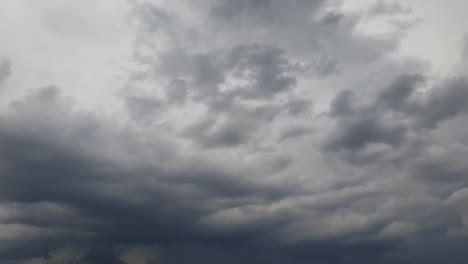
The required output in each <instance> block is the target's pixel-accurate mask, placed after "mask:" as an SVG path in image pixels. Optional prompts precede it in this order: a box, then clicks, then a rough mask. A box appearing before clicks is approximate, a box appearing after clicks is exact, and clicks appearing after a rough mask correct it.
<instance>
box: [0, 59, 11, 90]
mask: <svg viewBox="0 0 468 264" xmlns="http://www.w3.org/2000/svg"><path fill="white" fill-rule="evenodd" d="M10 75H11V62H10V61H9V60H8V59H5V58H0V85H1V84H3V83H4V82H5V81H6V80H7V79H8V77H9V76H10Z"/></svg>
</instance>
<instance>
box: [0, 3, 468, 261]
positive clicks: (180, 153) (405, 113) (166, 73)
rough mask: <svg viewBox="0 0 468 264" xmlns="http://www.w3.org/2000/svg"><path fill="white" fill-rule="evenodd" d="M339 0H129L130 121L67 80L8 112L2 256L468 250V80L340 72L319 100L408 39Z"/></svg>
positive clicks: (1, 173) (422, 257)
mask: <svg viewBox="0 0 468 264" xmlns="http://www.w3.org/2000/svg"><path fill="white" fill-rule="evenodd" d="M332 2H333V3H334V4H335V5H337V6H339V4H340V1H325V0H323V1H322V0H320V1H307V0H297V1H280V0H239V1H224V0H223V1H209V0H205V1H200V2H197V3H196V4H195V3H192V2H190V3H189V1H181V2H177V3H175V4H167V5H159V6H158V5H157V4H150V3H146V2H144V3H139V2H138V1H130V2H129V3H130V4H131V5H132V7H134V9H133V10H132V16H131V18H132V19H135V20H136V21H137V23H136V24H137V25H136V30H137V33H136V35H137V36H136V39H135V45H136V46H135V50H134V54H133V55H134V56H135V57H134V59H135V63H136V64H137V65H136V68H137V69H136V70H135V72H132V74H131V76H130V77H129V81H128V82H127V83H126V85H125V87H124V88H123V90H122V91H123V93H122V94H123V95H124V96H123V98H121V99H122V102H123V106H124V109H125V110H126V111H127V112H128V113H126V114H128V116H130V117H131V118H130V120H128V122H127V120H124V122H119V120H112V121H111V120H107V118H106V116H105V115H100V114H99V113H98V112H96V113H94V112H86V111H80V110H78V109H76V108H75V107H74V103H73V101H74V100H73V99H72V98H70V97H67V96H66V92H65V91H62V90H61V89H60V88H58V87H56V86H53V85H51V86H46V87H39V88H34V89H32V91H31V92H30V93H28V94H26V95H25V96H24V97H23V98H20V99H18V98H17V99H15V100H14V101H12V102H11V103H10V104H9V107H8V109H7V110H6V111H3V112H2V113H1V114H0V262H2V263H7V264H13V263H14V264H57V263H64V264H103V263H104V264H106V263H110V264H124V263H125V264H156V263H165V264H166V263H167V264H171V263H174V264H179V263H213V264H214V263H247V264H249V263H265V264H266V263H278V264H279V263H291V264H296V263H297V264H303V263H317V264H318V263H321V264H322V263H323V264H343V263H346V264H354V263H376V264H391V263H392V264H393V263H404V264H406V263H408V264H410V263H434V264H436V263H443V261H446V259H447V256H450V261H452V263H455V264H462V263H465V262H466V258H467V253H466V250H463V249H464V248H466V246H467V245H468V241H467V238H466V234H468V223H467V220H466V219H468V214H467V213H466V205H465V204H466V201H468V192H467V187H466V186H467V184H468V183H467V180H466V179H465V178H466V177H464V176H465V174H466V173H465V172H466V170H467V169H468V168H467V166H466V165H465V163H466V157H468V138H467V136H466V133H464V132H465V131H466V128H465V123H466V122H467V119H468V117H467V116H468V115H467V111H466V110H467V105H466V104H467V98H468V92H467V87H468V86H467V82H466V80H465V79H463V78H449V79H448V80H447V81H445V82H440V83H439V84H437V85H435V86H433V87H432V86H431V87H428V85H427V83H426V82H429V81H428V80H432V79H431V76H428V75H427V76H426V75H422V74H417V73H416V74H409V73H405V74H400V75H398V74H396V75H398V76H396V78H392V79H394V80H393V81H389V82H385V84H384V85H382V86H376V87H367V86H366V85H369V86H370V85H373V84H374V83H373V82H372V81H370V82H369V83H370V84H367V83H365V84H363V85H364V86H366V87H364V89H363V90H366V89H368V90H370V91H371V92H369V91H368V90H367V92H368V93H364V92H363V91H362V90H359V89H355V87H353V84H351V83H349V85H348V83H347V82H343V83H344V85H346V87H344V88H347V89H345V90H343V91H341V92H339V93H337V94H336V95H335V96H334V98H333V99H332V100H331V102H330V105H329V111H328V112H327V114H326V115H323V114H322V113H323V112H317V113H316V109H319V110H320V107H322V105H321V103H322V101H321V98H319V97H320V95H321V93H320V91H319V90H318V89H324V90H327V92H331V93H335V91H336V88H337V87H335V86H334V84H333V80H331V77H336V78H341V77H343V76H341V75H340V74H342V73H345V72H346V71H347V70H350V67H351V68H356V69H357V70H356V71H352V72H351V74H355V73H359V72H360V71H359V70H360V69H359V68H360V67H373V66H374V65H375V63H376V60H378V59H382V60H385V59H386V58H385V55H386V54H388V52H390V51H392V50H393V49H394V48H395V47H396V44H397V43H398V41H397V38H396V37H389V38H388V39H382V38H380V37H375V36H371V35H362V34H360V33H358V32H357V30H356V25H357V24H359V22H360V20H361V15H360V14H349V13H344V12H343V11H342V10H339V8H337V10H331V11H330V10H328V9H327V8H332V7H333V6H334V4H333V3H332ZM394 3H395V6H392V4H390V5H388V4H385V5H383V4H378V5H380V6H377V7H378V8H374V10H373V12H374V13H379V14H380V13H385V14H395V13H399V12H401V11H402V10H400V8H399V5H397V3H396V2H394ZM180 5H185V6H183V7H182V6H180ZM133 22H135V21H133ZM369 62H371V63H373V64H366V63H369ZM397 66H398V65H397ZM398 67H400V66H398ZM0 69H1V68H0ZM351 70H354V69H351ZM365 70H366V71H367V68H366V69H365ZM412 70H413V69H412ZM401 71H402V72H405V71H406V70H401ZM0 72H1V71H0ZM4 72H5V71H4ZM408 72H411V71H408ZM6 75H8V74H6ZM6 75H5V76H6ZM374 75H379V76H378V77H380V75H384V78H383V79H389V78H390V76H392V75H393V73H389V72H387V71H382V73H375V74H374ZM0 76H1V75H0ZM373 77H375V76H373ZM327 78H329V79H327ZM343 78H344V77H343ZM377 79H378V78H377ZM0 80H1V79H0ZM323 80H325V81H329V82H330V83H331V84H330V83H329V82H323V83H322V82H320V81H323ZM316 82H317V83H318V85H316ZM328 85H330V87H329V86H328ZM340 85H341V84H340ZM153 92H154V93H153ZM369 94H371V95H372V96H368V95H369ZM363 95H366V97H365V98H363ZM312 102H313V104H312ZM316 102H317V103H318V104H317V105H316V104H315V103H316ZM312 106H313V107H312ZM312 108H313V109H312ZM133 121H135V122H133ZM141 121H144V122H143V124H142V122H141ZM147 121H155V122H147ZM464 261H465V262H464Z"/></svg>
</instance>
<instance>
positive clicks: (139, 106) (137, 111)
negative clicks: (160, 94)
mask: <svg viewBox="0 0 468 264" xmlns="http://www.w3.org/2000/svg"><path fill="white" fill-rule="evenodd" d="M126 102H127V107H128V110H129V113H130V115H131V116H132V117H133V118H134V119H136V120H148V119H152V118H155V117H156V116H157V114H158V113H159V112H161V111H163V109H164V102H163V101H162V100H161V99H159V98H156V97H154V98H150V97H144V96H128V97H127V98H126Z"/></svg>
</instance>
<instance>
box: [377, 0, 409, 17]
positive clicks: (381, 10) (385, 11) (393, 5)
mask: <svg viewBox="0 0 468 264" xmlns="http://www.w3.org/2000/svg"><path fill="white" fill-rule="evenodd" d="M411 11H412V10H411V8H410V7H405V6H404V5H402V4H401V3H400V2H399V1H396V0H392V1H376V2H375V4H374V5H373V6H372V7H371V8H370V10H369V13H370V14H371V15H395V14H401V13H409V12H411Z"/></svg>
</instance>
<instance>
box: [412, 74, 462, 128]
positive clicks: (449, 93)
mask: <svg viewBox="0 0 468 264" xmlns="http://www.w3.org/2000/svg"><path fill="white" fill-rule="evenodd" d="M467 100H468V83H467V81H466V79H464V78H456V79H451V80H447V81H446V82H445V83H444V84H443V85H442V86H441V87H436V88H433V89H431V90H430V91H429V93H428V95H427V97H426V98H425V100H424V103H423V105H422V107H421V108H420V109H418V110H419V111H420V112H419V114H418V115H417V118H416V123H417V124H419V125H421V126H423V127H427V128H435V127H436V126H437V125H438V124H439V123H440V122H442V121H444V120H447V119H450V118H453V117H454V116H456V115H458V114H459V113H461V112H462V111H465V110H466V108H467V104H468V101H467Z"/></svg>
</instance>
